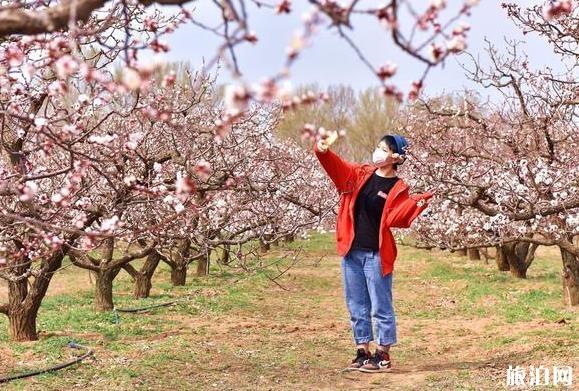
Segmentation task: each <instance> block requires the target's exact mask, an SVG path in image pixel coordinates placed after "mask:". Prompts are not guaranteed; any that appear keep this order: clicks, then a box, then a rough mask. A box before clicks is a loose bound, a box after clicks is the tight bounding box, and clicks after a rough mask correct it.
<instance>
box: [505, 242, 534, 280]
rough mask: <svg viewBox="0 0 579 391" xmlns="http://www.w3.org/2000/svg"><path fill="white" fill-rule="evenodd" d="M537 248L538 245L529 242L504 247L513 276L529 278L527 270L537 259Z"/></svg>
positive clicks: (514, 243) (508, 244) (509, 244)
mask: <svg viewBox="0 0 579 391" xmlns="http://www.w3.org/2000/svg"><path fill="white" fill-rule="evenodd" d="M537 247H538V245H537V244H535V243H533V244H531V243H529V242H513V243H507V244H505V245H504V246H502V250H503V254H504V256H505V259H506V261H507V263H508V265H509V270H510V272H511V275H512V276H514V277H517V278H527V270H528V269H529V266H531V263H532V262H533V260H534V259H535V251H536V250H537Z"/></svg>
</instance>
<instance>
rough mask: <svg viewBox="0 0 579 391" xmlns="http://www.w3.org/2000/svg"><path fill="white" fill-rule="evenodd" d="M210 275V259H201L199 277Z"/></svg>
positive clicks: (199, 261) (198, 260) (198, 264)
mask: <svg viewBox="0 0 579 391" xmlns="http://www.w3.org/2000/svg"><path fill="white" fill-rule="evenodd" d="M208 274H209V257H208V256H205V257H200V258H199V259H197V277H202V276H206V275H208Z"/></svg>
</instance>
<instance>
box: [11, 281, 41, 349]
mask: <svg viewBox="0 0 579 391" xmlns="http://www.w3.org/2000/svg"><path fill="white" fill-rule="evenodd" d="M27 297H28V281H27V280H26V279H22V280H20V281H10V282H9V283H8V298H9V306H8V314H7V315H8V323H9V328H10V339H11V340H13V341H36V340H37V339H38V336H37V333H36V317H37V315H38V308H39V307H40V301H41V300H42V299H40V300H37V301H38V302H37V303H34V302H33V301H31V300H27Z"/></svg>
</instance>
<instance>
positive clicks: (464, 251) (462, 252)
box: [455, 248, 466, 257]
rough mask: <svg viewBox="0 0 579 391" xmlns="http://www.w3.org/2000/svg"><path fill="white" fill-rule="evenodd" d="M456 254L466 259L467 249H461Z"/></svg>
mask: <svg viewBox="0 0 579 391" xmlns="http://www.w3.org/2000/svg"><path fill="white" fill-rule="evenodd" d="M455 252H456V253H457V254H458V255H460V256H463V257H466V248H459V249H458V250H456V251H455Z"/></svg>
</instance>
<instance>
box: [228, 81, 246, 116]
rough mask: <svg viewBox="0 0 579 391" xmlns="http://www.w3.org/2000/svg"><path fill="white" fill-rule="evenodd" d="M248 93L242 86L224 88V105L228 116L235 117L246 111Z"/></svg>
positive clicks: (230, 85) (231, 85)
mask: <svg viewBox="0 0 579 391" xmlns="http://www.w3.org/2000/svg"><path fill="white" fill-rule="evenodd" d="M249 98H250V93H249V91H247V89H246V88H245V87H244V86H240V85H233V84H229V85H228V86H227V87H225V93H224V103H225V109H226V111H227V113H228V114H230V115H232V116H237V115H239V114H241V113H242V112H244V111H245V110H247V107H248V103H249Z"/></svg>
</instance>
